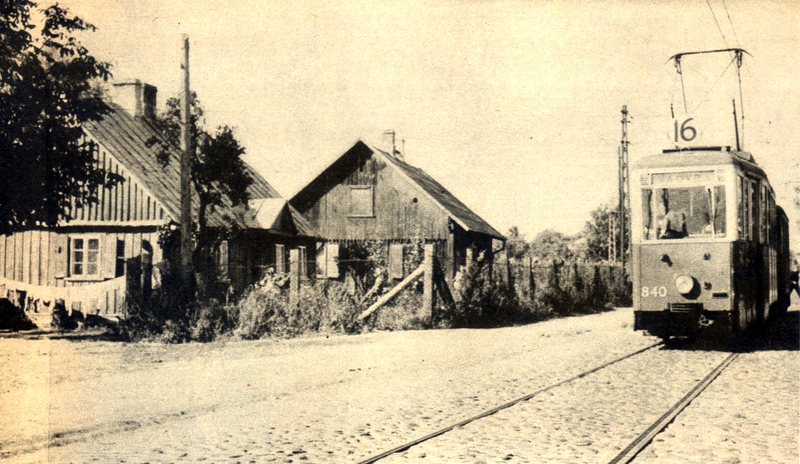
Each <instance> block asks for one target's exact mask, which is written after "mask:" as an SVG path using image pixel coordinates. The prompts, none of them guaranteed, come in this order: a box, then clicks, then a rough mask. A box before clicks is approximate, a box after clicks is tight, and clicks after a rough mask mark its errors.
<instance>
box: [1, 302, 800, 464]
mask: <svg viewBox="0 0 800 464" xmlns="http://www.w3.org/2000/svg"><path fill="white" fill-rule="evenodd" d="M795 315H796V313H795ZM631 321H632V314H631V312H630V310H620V311H615V312H611V313H606V314H600V315H593V316H586V317H577V318H568V319H561V320H553V321H548V322H545V323H540V324H535V325H531V326H526V327H516V328H507V329H498V330H452V331H426V332H396V333H373V334H367V335H362V336H356V337H331V338H330V339H324V338H315V339H300V340H282V341H268V342H236V343H229V344H227V345H223V344H211V345H190V346H178V347H171V346H161V345H122V344H114V343H105V342H81V343H75V342H68V341H64V340H8V339H0V356H1V357H2V358H0V359H1V360H2V361H3V362H4V363H5V362H9V363H11V362H12V361H11V360H12V359H13V360H14V361H13V362H14V363H16V364H13V367H12V369H9V370H7V371H6V372H5V373H3V374H2V377H0V405H2V407H3V411H2V412H3V414H2V419H0V432H2V437H3V438H0V453H6V458H7V459H6V460H7V462H59V463H61V462H76V463H77V462H104V463H105V462H109V463H110V462H120V463H122V462H125V463H142V462H150V463H155V462H243V463H245V462H248V463H249V462H254V463H258V462H337V463H338V462H357V461H358V460H360V459H364V458H366V457H368V456H371V455H373V454H376V453H378V452H381V451H383V450H385V449H389V448H392V447H394V446H397V445H399V444H402V443H405V442H407V441H409V440H411V439H414V438H418V437H420V436H423V435H425V434H427V433H430V432H432V431H434V430H438V429H439V428H441V427H443V426H445V425H449V424H450V423H453V422H456V421H458V420H461V419H464V418H466V417H470V416H472V415H474V414H476V413H478V412H481V411H483V410H486V409H488V408H491V407H494V406H497V405H499V404H502V403H504V402H506V401H509V400H512V399H515V398H518V397H520V396H523V395H525V394H528V393H531V392H533V391H535V390H537V389H540V388H543V387H545V386H548V385H551V384H553V383H555V382H558V381H560V380H563V379H566V378H569V377H572V376H574V375H577V374H578V373H580V372H583V371H585V370H587V369H590V368H593V367H595V366H598V365H600V364H602V363H604V362H607V361H610V360H613V359H615V358H618V357H619V356H622V355H624V354H627V353H630V352H632V351H634V350H636V349H639V348H642V347H645V346H647V345H649V344H652V343H653V342H655V341H656V340H654V339H652V338H650V337H644V336H642V335H641V334H638V333H634V332H633V331H632V330H631V327H630V324H631ZM795 321H796V317H795ZM724 356H726V353H721V352H715V351H713V350H712V351H708V350H681V351H677V350H658V351H655V350H654V351H651V352H647V353H645V354H642V355H640V356H639V357H636V358H632V359H630V360H628V361H623V362H621V363H619V364H616V365H614V366H612V367H610V368H609V369H606V370H603V371H600V372H598V373H597V374H595V375H594V376H595V377H594V378H592V376H587V377H585V378H583V379H580V381H577V382H574V383H572V384H569V385H565V386H564V387H560V388H558V389H554V390H551V391H549V392H547V393H546V394H543V395H541V396H537V397H534V398H533V399H531V400H530V401H528V402H526V403H521V404H520V405H518V406H515V407H513V408H511V409H508V410H505V411H502V412H501V413H498V414H496V415H495V416H492V417H490V418H487V419H485V420H482V421H479V422H475V423H473V424H470V425H468V426H466V427H464V428H463V429H461V430H457V431H454V432H452V433H450V434H447V435H444V436H443V437H441V439H440V440H435V441H431V442H428V443H426V444H424V445H421V446H420V447H415V448H412V449H411V450H409V451H408V452H405V453H399V454H396V455H394V456H392V457H391V458H390V459H389V460H387V462H391V461H397V460H402V461H411V462H417V461H420V460H422V461H425V462H487V463H488V462H508V461H511V462H603V460H604V459H605V460H606V461H607V459H606V458H607V457H609V456H613V454H615V451H616V450H617V449H618V447H620V446H624V445H625V444H627V443H626V440H628V439H629V438H632V437H634V436H635V435H637V434H638V432H639V430H638V429H637V427H639V426H640V424H641V423H642V422H646V421H647V420H649V418H650V417H649V416H648V417H647V418H644V417H643V416H642V414H640V411H641V405H642V404H647V405H652V406H653V408H655V407H656V406H658V407H661V405H662V404H667V403H669V402H670V401H672V402H674V400H675V399H677V398H679V397H680V396H682V394H683V393H685V389H686V388H685V384H686V382H687V381H689V379H692V380H694V378H695V377H697V376H698V375H700V376H701V377H702V375H704V374H705V371H704V369H705V368H706V367H708V370H710V369H711V366H712V365H714V364H716V363H717V362H719V360H721V358H723V357H724ZM751 358H752V360H751ZM647 359H650V360H651V363H648V362H647ZM670 359H672V361H670ZM24 360H28V361H30V364H28V365H27V366H26V367H25V368H23V367H22V364H20V363H22V361H24ZM653 360H656V361H657V362H658V363H659V364H658V366H659V368H658V373H659V374H661V375H662V376H663V381H657V380H658V378H657V376H655V375H653V372H654V371H653V369H652V366H651V364H652V361H653ZM799 363H800V358H798V352H797V351H796V349H795V350H787V349H780V350H774V351H768V350H757V351H755V352H753V353H745V356H744V358H740V360H738V361H737V362H736V363H734V365H732V366H731V369H729V370H730V373H727V372H726V373H724V374H723V377H724V378H723V377H721V378H720V379H719V380H718V383H715V384H712V387H716V388H717V390H713V389H711V388H710V389H709V392H708V393H709V396H708V400H707V402H708V403H709V404H707V405H705V406H703V405H702V404H701V403H699V402H698V403H697V406H698V407H703V408H705V409H703V410H700V411H699V412H697V411H695V412H693V414H695V416H694V418H693V419H691V420H689V418H691V417H692V416H691V415H690V412H691V411H690V410H691V409H692V408H694V407H695V404H693V405H692V406H690V408H689V409H687V411H686V412H685V413H684V415H682V416H680V417H679V419H680V420H679V421H676V423H675V424H673V426H671V427H670V428H669V429H668V430H667V431H666V432H665V433H664V434H662V435H661V436H659V438H658V440H657V441H656V443H655V444H654V446H653V447H652V449H648V450H646V453H649V454H643V455H642V456H641V459H643V460H642V462H651V461H656V460H660V461H658V462H688V461H687V459H678V460H677V461H675V460H673V459H672V458H674V457H675V456H683V455H681V454H675V453H677V452H679V451H681V450H685V449H686V446H687V443H689V441H688V440H689V439H690V438H691V437H694V436H695V435H697V434H700V435H701V436H703V437H706V438H704V439H705V440H706V442H707V441H708V438H707V437H712V438H713V439H714V440H717V439H718V440H720V441H723V440H725V438H728V440H729V441H730V440H733V441H735V444H733V443H731V444H729V446H728V447H727V448H724V449H726V450H727V451H725V452H724V453H722V454H717V453H718V451H719V450H720V449H721V447H719V446H716V445H715V444H714V443H709V444H708V446H709V449H713V450H717V451H714V454H709V453H711V451H709V452H708V453H706V454H704V455H700V456H701V457H698V458H697V460H696V461H693V462H701V461H702V462H753V461H751V460H748V459H746V458H747V457H748V456H752V455H753V454H748V453H753V452H756V451H758V450H760V448H758V446H760V444H761V443H764V442H765V441H764V440H766V435H769V437H770V438H769V440H770V441H769V443H770V445H769V450H770V453H772V454H770V455H769V456H770V459H771V461H764V462H791V463H796V462H798V451H797V440H798V436H800V433H799V430H798V428H800V420H799V419H798V413H797V411H798V393H799V392H800V387H799V386H798V367H800V366H799V365H798V364H799ZM9 365H10V364H9ZM690 366H696V367H690ZM701 366H702V367H701ZM748 366H751V367H748ZM662 367H663V368H662ZM734 367H736V368H737V369H744V370H743V371H741V372H740V373H737V372H739V371H737V370H735V369H734ZM756 371H758V375H757V376H755V377H753V375H752V374H753V373H754V372H756ZM777 372H782V373H777ZM725 376H727V377H725ZM754 378H755V379H756V381H755V383H754V382H753V379H754ZM724 379H727V380H725V381H723V380H724ZM776 382H777V383H776ZM626 384H627V385H628V386H636V385H647V386H648V388H647V389H645V388H640V389H638V390H637V389H634V390H635V391H636V392H638V393H636V394H635V395H637V396H630V395H629V394H627V393H623V389H622V388H621V385H626ZM744 389H749V390H750V391H752V392H753V394H752V395H748V394H746V393H745V392H743V391H742V390H744ZM712 393H713V394H712ZM767 397H769V398H771V399H770V400H769V401H766V400H764V398H767ZM701 398H703V397H701ZM715 398H716V399H715ZM748 398H749V399H748ZM698 401H699V400H698ZM715 402H716V403H715ZM12 404H16V405H18V406H19V407H11V406H10V405H12ZM719 404H724V408H723V411H724V412H719V407H718V406H719ZM753 406H757V407H753ZM748 408H749V409H748ZM715 410H716V411H717V413H716V415H714V416H713V417H709V411H715ZM743 411H744V412H743ZM661 412H663V411H658V412H656V411H653V412H652V414H654V415H655V416H656V417H657V416H658V415H660V414H661ZM736 414H742V415H744V416H745V417H746V418H747V419H746V420H745V419H739V422H740V423H741V425H740V426H737V427H731V426H730V420H731V417H734V418H735V417H736V416H735V415H736ZM684 418H685V420H684ZM681 421H683V422H681ZM623 422H624V424H623ZM680 423H684V424H685V425H684V426H682V428H681V429H680V430H673V429H677V426H678V425H679V424H680ZM754 431H755V434H754ZM723 432H724V433H723ZM48 433H49V435H48ZM759 434H760V435H759ZM740 435H741V436H740ZM48 436H49V437H51V439H52V441H51V442H50V444H51V446H46V444H47V443H48V442H47V437H48ZM723 443H727V442H725V441H723ZM775 443H778V444H780V446H776V445H775ZM52 445H60V446H52ZM693 446H695V448H696V446H697V445H693ZM695 448H691V449H689V450H688V451H686V453H687V455H688V456H695V454H694V452H695V451H696V449H695ZM737 453H738V454H737ZM423 456H424V457H423ZM702 456H705V458H702ZM709 456H711V458H710V459H709ZM714 456H719V457H721V458H722V459H740V461H734V460H729V461H722V460H719V461H717V460H715V458H714ZM692 459H694V457H692ZM759 462H761V461H759Z"/></svg>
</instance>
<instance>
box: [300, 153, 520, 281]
mask: <svg viewBox="0 0 800 464" xmlns="http://www.w3.org/2000/svg"><path fill="white" fill-rule="evenodd" d="M391 147H392V148H389V149H388V151H383V150H381V149H379V148H375V147H372V146H369V145H367V144H366V143H364V142H362V141H360V140H359V141H358V142H356V143H355V145H353V146H352V147H351V148H350V149H349V150H347V151H346V152H345V153H344V154H343V155H342V156H340V157H339V158H338V159H337V160H336V161H334V162H333V163H332V164H331V165H330V166H328V167H327V168H326V169H325V170H324V171H323V172H322V173H321V174H320V175H319V176H317V177H316V178H315V179H314V180H312V181H311V182H310V183H309V184H308V185H306V186H305V187H304V188H303V189H301V190H300V191H299V192H298V193H297V194H296V195H295V196H294V197H293V198H292V199H291V200H289V203H290V204H291V205H292V206H294V207H295V208H297V210H298V211H300V213H301V214H302V215H303V217H305V219H306V220H307V221H308V222H309V223H310V225H311V227H312V228H313V229H314V230H315V231H316V233H317V234H318V235H319V236H320V237H321V238H322V239H323V240H324V244H322V245H318V249H317V257H318V264H317V269H318V271H320V273H322V274H326V275H327V276H328V277H336V276H338V274H339V272H338V269H337V266H336V260H337V257H338V254H339V253H340V246H341V245H342V244H347V243H349V242H357V241H360V240H381V241H385V242H386V243H387V247H388V248H389V249H388V253H387V255H388V261H389V262H388V266H387V267H388V269H389V274H390V275H389V277H390V278H395V279H397V278H401V277H403V267H402V264H401V262H402V250H403V248H402V245H403V244H404V243H408V242H409V241H411V240H419V239H422V240H424V241H425V242H426V243H434V244H436V254H437V258H438V260H439V262H440V263H441V265H442V270H443V271H444V273H445V279H446V280H447V281H448V282H451V281H452V278H453V277H454V276H455V273H456V272H457V271H458V270H459V268H460V266H463V265H465V264H466V263H467V260H468V259H470V258H469V257H470V256H472V257H478V256H479V255H481V254H483V255H484V256H485V257H486V259H488V260H491V259H492V253H493V241H500V242H505V237H503V235H502V234H501V233H500V232H498V231H497V230H496V229H494V228H493V227H492V226H491V225H489V224H488V223H487V222H486V221H484V220H483V219H481V218H480V217H479V216H478V215H477V214H475V213H474V212H473V211H472V210H471V209H469V208H468V207H467V206H466V205H465V204H464V203H462V202H461V201H460V200H459V199H458V198H456V197H455V196H454V195H453V194H452V193H450V192H449V191H448V190H447V189H446V188H444V187H443V186H442V185H441V184H440V183H438V182H437V181H436V180H434V179H433V178H432V177H431V176H429V175H428V174H427V173H425V172H424V171H423V170H422V169H419V168H416V167H414V166H411V165H409V164H408V163H406V162H405V161H404V160H403V159H402V157H401V156H400V154H399V153H398V152H397V151H396V150H394V146H393V143H391ZM390 152H393V153H390ZM501 247H502V243H499V244H498V246H496V248H501ZM406 271H407V270H406Z"/></svg>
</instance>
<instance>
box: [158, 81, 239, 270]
mask: <svg viewBox="0 0 800 464" xmlns="http://www.w3.org/2000/svg"><path fill="white" fill-rule="evenodd" d="M191 100H192V101H191V114H190V127H191V129H190V131H191V137H190V139H191V142H192V145H193V146H192V149H191V152H192V153H193V156H192V159H191V168H192V169H191V181H192V186H193V187H194V190H195V192H197V197H198V210H197V211H198V214H197V222H196V241H195V244H196V245H195V253H194V254H195V265H199V266H200V268H201V269H203V268H204V267H206V266H207V263H206V261H208V259H209V257H210V254H211V253H212V252H213V251H214V248H215V246H216V242H217V241H218V239H219V238H220V237H222V236H224V234H226V233H227V231H220V230H216V231H211V230H209V228H208V226H207V215H208V212H209V210H210V209H211V208H217V207H220V206H223V205H229V206H237V205H243V204H246V203H247V201H248V199H249V196H248V188H249V187H250V185H251V184H252V183H253V179H252V177H251V176H250V174H249V171H248V169H247V167H246V165H245V163H244V161H243V160H242V158H241V157H242V156H243V155H244V154H245V149H244V147H242V146H241V144H240V143H239V141H238V140H237V139H236V137H235V134H234V131H233V129H232V128H230V127H228V126H221V127H218V128H217V130H216V131H215V132H214V133H210V132H208V131H207V130H206V129H205V127H204V126H205V124H204V118H203V107H202V105H201V104H200V102H199V101H198V100H197V95H196V94H194V93H192V95H191ZM155 122H156V126H157V127H159V129H160V131H161V133H162V135H163V136H164V138H163V140H162V141H161V142H162V145H161V150H160V151H159V161H160V162H161V164H162V165H166V164H168V163H169V162H170V161H171V159H170V153H173V152H174V150H175V148H176V147H177V146H178V145H179V142H180V133H181V129H180V127H181V100H180V99H179V98H170V99H169V100H167V103H166V110H165V111H164V113H162V114H160V115H159V117H158V119H157V121H155ZM158 142H159V141H155V140H154V141H151V143H158Z"/></svg>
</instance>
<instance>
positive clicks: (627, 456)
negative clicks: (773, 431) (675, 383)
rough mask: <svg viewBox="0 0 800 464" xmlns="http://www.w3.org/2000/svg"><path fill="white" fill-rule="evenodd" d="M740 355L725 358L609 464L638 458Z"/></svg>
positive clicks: (734, 354) (622, 463) (735, 354)
mask: <svg viewBox="0 0 800 464" xmlns="http://www.w3.org/2000/svg"><path fill="white" fill-rule="evenodd" d="M737 357H739V353H731V355H730V356H728V357H727V358H725V359H724V360H723V361H722V362H721V363H720V364H719V365H717V367H715V368H714V369H713V370H712V371H711V372H709V373H708V375H706V376H705V377H704V378H703V379H702V380H701V381H700V382H698V383H697V384H696V385H695V386H694V388H692V389H691V390H690V391H689V392H688V393H686V395H684V396H683V398H681V399H680V400H679V401H678V402H677V403H675V404H674V405H673V406H672V407H671V408H670V409H669V410H667V412H665V413H664V414H663V415H662V416H661V417H659V418H658V420H656V421H655V422H654V423H653V424H651V425H650V426H649V427H648V428H647V429H646V430H645V431H644V432H642V433H641V434H640V435H639V436H638V437H636V439H635V440H633V441H632V442H631V443H630V444H629V445H628V446H626V447H625V448H624V449H623V450H622V451H621V452H620V453H619V454H618V455H617V456H615V457H614V459H612V460H611V461H609V464H627V463H629V462H631V461H633V460H634V459H635V458H636V456H637V455H638V454H639V453H640V452H641V451H642V450H644V449H645V448H646V447H647V446H648V445H649V444H650V443H651V442H652V441H653V438H655V436H656V435H658V434H659V433H661V432H662V431H663V430H664V429H665V428H667V426H668V425H669V424H671V423H672V421H674V420H675V418H676V417H678V415H679V414H680V413H681V412H682V411H683V410H684V409H686V407H687V406H689V404H691V402H692V401H693V400H694V399H695V398H697V397H698V396H700V394H701V393H703V391H704V390H705V389H706V387H708V386H709V385H711V382H713V381H714V379H716V378H717V377H718V376H719V375H720V374H721V373H722V371H724V370H725V369H726V368H727V367H728V366H729V365H730V364H731V363H732V362H733V361H735V360H736V358H737Z"/></svg>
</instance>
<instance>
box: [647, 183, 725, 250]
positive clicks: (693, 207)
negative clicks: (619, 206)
mask: <svg viewBox="0 0 800 464" xmlns="http://www.w3.org/2000/svg"><path fill="white" fill-rule="evenodd" d="M642 220H643V224H642V225H643V228H644V235H643V238H644V239H645V240H662V239H676V238H685V237H709V238H711V237H713V238H723V237H725V188H724V187H722V186H714V187H702V186H701V187H675V188H654V189H642Z"/></svg>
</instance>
